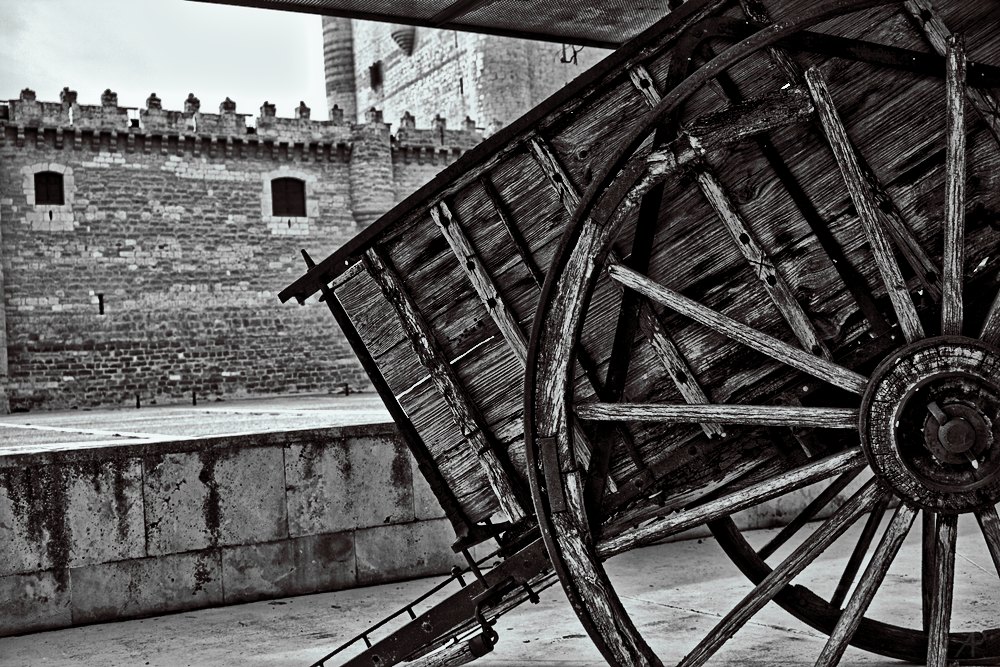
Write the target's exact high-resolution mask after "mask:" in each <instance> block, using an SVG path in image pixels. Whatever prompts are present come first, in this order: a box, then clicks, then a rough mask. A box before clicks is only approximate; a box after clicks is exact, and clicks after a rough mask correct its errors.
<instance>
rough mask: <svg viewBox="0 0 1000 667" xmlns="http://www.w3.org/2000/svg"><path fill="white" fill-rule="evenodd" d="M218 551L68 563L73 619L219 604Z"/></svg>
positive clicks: (105, 618) (100, 618)
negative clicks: (80, 564)
mask: <svg viewBox="0 0 1000 667" xmlns="http://www.w3.org/2000/svg"><path fill="white" fill-rule="evenodd" d="M221 571H222V568H221V563H220V555H219V552H218V551H202V552H196V553H186V554H173V555H169V556H159V557H156V558H138V559H135V560H126V561H118V562H115V563H102V564H100V565H89V566H86V567H80V568H74V569H73V570H71V572H70V577H71V579H72V588H73V601H72V608H73V623H74V624H80V623H93V622H96V621H109V620H113V619H118V618H126V617H136V616H148V615H152V614H162V613H166V612H171V611H181V610H184V609H196V608H202V607H209V606H212V605H218V604H222V576H221Z"/></svg>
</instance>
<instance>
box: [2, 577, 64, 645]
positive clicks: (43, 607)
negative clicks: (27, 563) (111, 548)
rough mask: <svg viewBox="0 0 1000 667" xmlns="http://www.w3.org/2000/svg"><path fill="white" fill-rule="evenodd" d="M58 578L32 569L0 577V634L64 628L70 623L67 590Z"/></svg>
mask: <svg viewBox="0 0 1000 667" xmlns="http://www.w3.org/2000/svg"><path fill="white" fill-rule="evenodd" d="M64 578H65V572H63V574H62V577H59V576H57V575H56V574H55V573H53V572H33V573H31V574H14V575H10V576H7V577H0V637H2V636H7V635H13V634H23V633H27V632H38V631H39V630H51V629H53V628H64V627H66V626H68V625H70V624H71V623H72V616H71V614H70V593H69V589H68V588H67V587H66V586H65V585H64V583H65V582H64V581H61V579H64Z"/></svg>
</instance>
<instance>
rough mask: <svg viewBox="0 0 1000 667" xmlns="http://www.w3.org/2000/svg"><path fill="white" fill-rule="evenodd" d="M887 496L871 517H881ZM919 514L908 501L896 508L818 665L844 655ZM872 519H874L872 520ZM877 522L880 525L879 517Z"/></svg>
mask: <svg viewBox="0 0 1000 667" xmlns="http://www.w3.org/2000/svg"><path fill="white" fill-rule="evenodd" d="M887 500H888V496H886V497H885V499H883V501H882V502H880V503H879V504H878V505H877V506H876V507H875V509H874V510H873V511H872V515H871V516H872V517H874V516H876V513H877V514H878V518H881V515H882V513H881V512H880V511H879V510H881V509H882V508H883V507H884V503H885V502H886V501H887ZM916 516H917V511H916V510H915V509H913V508H912V507H910V506H909V505H907V504H905V503H901V504H900V505H899V507H898V508H897V509H896V513H895V514H894V515H893V517H892V521H891V522H890V523H889V527H888V528H886V529H885V534H884V535H882V540H881V541H880V542H879V544H878V546H877V547H876V548H875V553H873V554H872V558H871V561H870V562H869V563H868V567H867V568H865V571H864V573H863V574H862V575H861V580H860V581H858V587H857V588H856V589H855V591H854V594H853V595H852V596H851V600H850V602H848V603H847V607H845V608H844V613H842V614H841V615H840V618H839V619H838V620H837V625H836V626H835V627H834V628H833V632H831V633H830V638H829V639H828V640H827V642H826V646H824V647H823V651H822V652H821V653H820V655H819V659H817V660H816V667H830V666H831V665H836V664H837V663H838V662H839V661H840V658H841V657H842V656H843V655H844V651H846V650H847V644H848V642H850V641H851V637H853V636H854V632H855V631H856V630H857V629H858V625H859V624H860V623H861V617H862V616H864V614H865V612H866V611H867V610H868V606H869V605H870V604H871V602H872V598H874V597H875V592H876V591H877V590H878V587H879V586H880V585H881V584H882V580H883V579H885V574H886V572H888V571H889V566H890V565H892V561H893V559H895V558H896V554H897V553H899V548H900V547H901V546H903V540H904V539H906V534H907V533H908V532H910V526H912V525H913V519H914V518H915V517H916ZM869 523H871V521H870V520H869ZM874 523H875V525H878V519H876V520H875V522H874ZM865 528H867V525H866V526H865Z"/></svg>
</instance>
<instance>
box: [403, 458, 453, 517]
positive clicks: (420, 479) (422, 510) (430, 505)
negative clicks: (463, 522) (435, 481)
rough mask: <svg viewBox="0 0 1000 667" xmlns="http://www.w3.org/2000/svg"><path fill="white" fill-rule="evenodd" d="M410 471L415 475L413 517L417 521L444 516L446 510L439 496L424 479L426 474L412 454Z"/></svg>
mask: <svg viewBox="0 0 1000 667" xmlns="http://www.w3.org/2000/svg"><path fill="white" fill-rule="evenodd" d="M409 458H410V471H411V473H410V474H411V476H412V477H413V517H414V518H415V519H416V520H417V521H423V520H425V519H441V518H444V516H445V514H444V510H443V509H441V503H439V502H438V499H437V496H435V495H434V492H433V491H432V490H431V485H430V484H428V483H427V480H426V479H424V474H423V473H422V472H420V468H418V467H417V461H416V459H414V458H413V456H412V455H410V457H409Z"/></svg>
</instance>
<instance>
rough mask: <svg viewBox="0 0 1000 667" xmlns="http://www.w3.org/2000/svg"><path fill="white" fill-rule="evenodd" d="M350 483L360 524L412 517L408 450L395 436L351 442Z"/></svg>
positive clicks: (411, 518) (394, 520) (409, 519)
mask: <svg viewBox="0 0 1000 667" xmlns="http://www.w3.org/2000/svg"><path fill="white" fill-rule="evenodd" d="M351 459H352V463H351V470H352V483H351V484H350V488H351V489H352V492H353V493H354V494H355V496H354V497H355V505H356V506H357V508H358V514H357V517H358V522H357V524H356V525H357V526H358V527H359V528H364V527H366V526H378V525H381V524H387V523H403V522H407V521H412V520H413V475H412V473H411V472H410V453H409V450H407V449H406V446H405V445H403V443H402V442H400V441H399V439H398V438H393V437H390V436H372V437H367V438H358V439H357V440H353V441H352V443H351Z"/></svg>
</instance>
